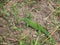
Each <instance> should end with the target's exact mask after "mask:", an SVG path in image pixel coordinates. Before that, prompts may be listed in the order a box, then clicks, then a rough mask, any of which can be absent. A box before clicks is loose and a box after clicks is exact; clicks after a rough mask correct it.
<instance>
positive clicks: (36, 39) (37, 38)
mask: <svg viewBox="0 0 60 45" xmlns="http://www.w3.org/2000/svg"><path fill="white" fill-rule="evenodd" d="M38 40H39V36H38V37H37V39H36V42H35V45H37V42H38Z"/></svg>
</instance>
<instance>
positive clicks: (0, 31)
mask: <svg viewBox="0 0 60 45" xmlns="http://www.w3.org/2000/svg"><path fill="white" fill-rule="evenodd" d="M18 1H19V0H11V1H10V2H8V3H7V4H6V5H5V6H6V10H8V11H10V6H11V5H13V4H15V3H17V2H18ZM21 2H22V8H18V7H17V9H16V10H19V13H18V15H17V16H18V18H19V19H20V18H22V17H25V13H26V10H28V11H29V12H30V13H31V14H32V16H33V17H32V20H33V21H34V22H37V23H38V24H40V25H42V26H43V27H45V28H46V29H47V31H48V32H49V33H51V32H53V30H54V29H55V27H56V26H55V25H54V24H53V23H52V22H51V18H52V15H51V13H52V11H53V10H54V9H55V8H56V7H57V6H60V5H59V4H55V3H54V2H53V1H51V2H48V1H47V0H37V3H36V4H33V5H31V6H28V5H26V4H25V3H24V0H21ZM9 18H10V19H11V21H12V23H14V24H15V21H14V19H13V17H12V16H11V17H9ZM12 19H13V20H12ZM59 19H60V16H59V17H56V20H57V21H58V22H60V20H59ZM49 25H52V26H49ZM16 26H17V27H19V28H22V32H20V31H18V30H11V29H10V27H11V26H10V25H9V23H7V21H6V20H5V19H4V18H3V17H0V45H18V44H19V39H20V38H22V39H23V38H24V36H28V38H26V41H27V42H29V41H30V39H32V38H37V35H36V31H35V30H34V29H31V28H30V27H28V28H26V27H25V26H24V23H23V22H22V21H21V20H19V23H18V24H16ZM52 37H53V39H54V41H55V45H60V31H56V32H55V33H54V34H53V35H52ZM46 45H47V44H46Z"/></svg>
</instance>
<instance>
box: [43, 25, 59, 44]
mask: <svg viewBox="0 0 60 45" xmlns="http://www.w3.org/2000/svg"><path fill="white" fill-rule="evenodd" d="M58 27H59V26H56V28H55V29H54V30H53V31H52V32H51V35H50V36H52V35H53V34H54V33H55V32H56V31H57V29H58ZM50 36H49V37H50ZM49 37H48V38H46V39H45V40H44V41H43V42H42V44H43V43H44V42H46V41H47V40H48V39H49Z"/></svg>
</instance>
